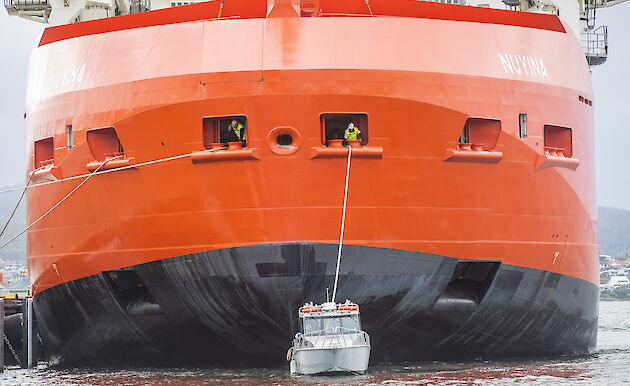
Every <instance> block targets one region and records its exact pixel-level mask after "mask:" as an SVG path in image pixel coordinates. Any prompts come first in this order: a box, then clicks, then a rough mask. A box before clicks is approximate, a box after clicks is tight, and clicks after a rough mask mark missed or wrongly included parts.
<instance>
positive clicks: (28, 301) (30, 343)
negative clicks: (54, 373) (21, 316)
mask: <svg viewBox="0 0 630 386" xmlns="http://www.w3.org/2000/svg"><path fill="white" fill-rule="evenodd" d="M26 304H27V307H28V331H27V335H26V339H27V341H28V343H27V344H28V347H27V348H28V354H27V358H28V359H27V365H26V366H27V367H28V368H29V369H30V368H31V367H33V298H26Z"/></svg>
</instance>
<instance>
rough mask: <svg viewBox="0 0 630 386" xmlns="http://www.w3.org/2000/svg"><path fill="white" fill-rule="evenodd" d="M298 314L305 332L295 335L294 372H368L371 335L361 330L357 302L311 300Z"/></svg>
mask: <svg viewBox="0 0 630 386" xmlns="http://www.w3.org/2000/svg"><path fill="white" fill-rule="evenodd" d="M298 316H299V319H300V327H301V329H302V331H301V332H298V333H297V334H296V335H295V339H294V340H293V346H292V347H291V348H290V349H289V352H288V353H287V360H289V361H290V369H291V375H315V374H323V373H335V372H351V373H358V374H363V373H365V371H366V370H367V367H368V362H369V360H370V349H371V346H370V336H369V335H368V334H367V333H366V332H365V331H363V330H362V329H361V317H360V314H359V306H358V305H357V304H356V303H353V302H351V301H350V300H346V302H345V303H335V302H325V303H323V304H321V305H314V304H313V303H309V304H305V305H304V306H302V307H300V309H299V311H298Z"/></svg>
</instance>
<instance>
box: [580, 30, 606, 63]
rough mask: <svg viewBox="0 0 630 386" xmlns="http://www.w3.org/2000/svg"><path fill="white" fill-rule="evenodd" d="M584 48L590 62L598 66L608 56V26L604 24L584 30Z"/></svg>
mask: <svg viewBox="0 0 630 386" xmlns="http://www.w3.org/2000/svg"><path fill="white" fill-rule="evenodd" d="M581 37H582V39H581V40H582V48H583V49H584V53H585V54H586V59H587V60H588V64H589V65H591V66H597V65H599V64H602V63H604V62H605V61H606V58H607V57H608V27H607V26H605V25H603V26H600V27H598V28H596V29H593V30H587V31H586V32H582V36H581Z"/></svg>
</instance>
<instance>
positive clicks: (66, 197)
mask: <svg viewBox="0 0 630 386" xmlns="http://www.w3.org/2000/svg"><path fill="white" fill-rule="evenodd" d="M122 157H124V156H122V155H119V156H116V157H113V158H108V159H106V160H105V161H103V162H102V163H101V164H100V165H98V167H97V168H96V169H95V170H94V171H93V172H92V173H90V174H89V175H88V176H87V178H85V179H84V180H83V181H82V182H81V183H80V184H79V185H77V187H76V188H74V189H72V190H71V191H70V193H68V194H67V195H66V196H65V197H64V198H62V199H61V200H60V201H59V202H58V203H56V204H55V205H54V206H53V207H52V208H50V209H48V211H46V213H44V214H43V215H41V216H40V217H39V218H38V219H37V220H35V221H33V223H32V224H31V225H29V226H27V227H26V228H24V229H23V230H22V231H21V232H19V233H18V234H17V235H15V236H13V237H11V238H10V239H9V240H7V241H6V242H5V243H4V244H2V245H0V249H2V248H4V247H6V246H7V245H9V243H11V242H12V241H13V240H15V239H17V238H18V237H20V236H22V235H23V234H24V233H25V232H26V231H28V230H29V229H31V228H32V227H34V226H35V224H37V223H38V222H40V221H41V220H43V219H44V217H46V216H48V214H50V212H52V211H53V210H55V208H57V207H58V206H59V205H61V204H62V203H63V202H64V201H66V200H67V199H68V197H70V196H71V195H72V194H73V193H74V192H76V191H77V190H79V188H80V187H82V186H83V185H84V184H85V183H86V182H88V181H89V179H90V178H92V176H94V175H95V174H96V173H97V172H98V171H99V169H100V168H102V167H103V166H105V164H106V163H108V162H109V161H113V160H115V159H118V158H122ZM33 174H34V173H33ZM25 191H26V189H25Z"/></svg>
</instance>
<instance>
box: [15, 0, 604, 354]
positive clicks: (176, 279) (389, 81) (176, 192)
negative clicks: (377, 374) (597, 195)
mask: <svg viewBox="0 0 630 386" xmlns="http://www.w3.org/2000/svg"><path fill="white" fill-rule="evenodd" d="M394 3H395V2H394ZM431 6H441V5H431ZM455 8H458V9H459V8H461V7H455ZM474 12H479V11H478V10H474ZM481 12H483V11H481ZM149 14H150V13H149ZM132 16H133V15H132ZM271 16H273V12H271V13H270V17H268V18H264V16H263V17H261V18H254V17H253V16H252V17H253V18H251V19H247V20H196V21H195V20H192V21H191V20H188V21H185V22H179V23H174V24H167V25H163V24H158V25H147V26H144V27H142V28H126V29H123V28H120V29H118V30H106V31H100V32H99V31H97V32H98V33H95V32H94V30H90V33H85V34H81V33H80V28H82V27H81V24H79V25H77V26H69V27H73V28H76V29H77V30H78V31H79V32H77V33H76V35H75V36H66V37H65V38H63V39H62V38H55V39H53V38H51V34H50V33H48V32H47V33H45V34H44V38H43V39H42V42H43V43H42V44H41V45H40V47H38V48H36V49H35V50H34V53H33V58H32V62H31V72H30V78H29V86H28V94H27V111H26V116H27V143H28V144H29V147H28V154H29V157H31V158H30V165H31V170H33V169H35V166H36V165H35V163H34V159H35V158H34V155H33V147H32V146H33V142H34V141H37V140H40V139H42V138H47V137H53V140H54V143H55V150H54V167H52V169H50V170H49V175H48V176H47V177H46V175H45V174H46V173H48V172H46V173H42V172H41V170H40V171H39V174H38V175H40V177H41V178H43V179H46V178H47V179H50V180H52V181H55V180H56V181H57V182H53V183H42V182H38V181H37V179H36V182H35V185H34V186H33V187H32V188H31V189H29V193H28V221H29V223H31V222H33V221H35V220H36V219H37V218H39V217H40V216H41V215H42V214H43V213H45V212H46V211H47V210H48V209H50V208H51V207H53V206H54V205H55V204H56V203H58V202H59V201H60V200H62V199H64V197H65V196H66V195H67V194H68V193H70V192H71V191H72V190H73V189H74V188H75V187H77V185H78V184H79V183H80V181H82V180H83V179H84V178H86V175H87V174H86V173H88V170H94V167H93V166H90V165H95V162H97V161H98V160H95V157H94V156H93V153H94V151H93V149H91V148H90V145H89V144H88V143H87V141H86V132H87V131H89V130H92V129H95V128H102V127H114V128H115V130H116V133H117V134H118V137H119V138H120V142H121V144H122V146H123V147H124V160H125V162H126V165H129V166H134V165H136V166H134V167H128V168H123V169H119V170H116V169H112V170H109V171H108V172H107V173H100V174H96V175H94V176H92V178H90V180H89V181H88V182H86V183H85V184H84V185H83V186H81V187H80V188H79V189H78V190H77V191H76V192H74V193H72V195H70V196H69V197H68V198H66V199H65V201H64V202H63V203H62V204H61V205H59V206H58V207H57V208H55V210H54V211H53V212H51V213H50V214H49V215H47V216H46V217H45V218H44V219H43V220H42V221H41V222H40V223H38V224H37V225H36V226H35V227H33V228H32V229H31V230H30V231H29V233H28V256H29V257H28V261H29V269H30V272H31V278H32V281H33V285H34V290H35V293H36V295H35V305H36V310H37V312H38V316H39V318H40V322H41V326H42V334H43V336H44V339H45V341H46V343H47V345H48V346H49V348H50V351H51V352H52V353H56V354H58V355H61V356H62V357H63V358H65V359H67V360H69V361H81V360H92V359H95V358H99V359H98V360H102V359H107V358H109V359H112V358H121V353H124V352H126V353H137V352H136V351H134V350H130V349H129V348H130V347H133V348H134V349H137V350H138V351H139V352H142V353H144V354H146V356H143V357H144V358H151V359H152V360H153V359H159V358H166V357H168V355H167V354H164V352H165V351H168V352H171V353H175V352H178V353H179V354H181V355H178V356H177V357H178V358H183V357H185V355H184V354H185V353H186V352H188V353H195V354H194V355H193V356H195V357H197V358H198V355H197V354H198V353H201V352H204V358H206V359H207V360H212V361H218V360H220V359H224V360H227V359H228V358H234V357H239V358H247V360H248V361H249V362H252V361H255V359H256V358H258V359H260V358H265V359H268V358H270V356H269V353H275V354H277V355H276V356H277V357H278V358H282V357H283V355H281V354H282V351H283V350H284V349H285V348H286V347H287V345H288V343H289V342H290V338H291V336H292V334H293V333H294V332H295V330H296V328H297V326H296V320H295V319H296V318H295V313H296V310H297V307H298V306H299V305H301V304H303V302H305V301H310V300H323V296H324V293H325V288H326V287H330V286H332V282H333V280H332V275H334V270H335V259H336V253H335V252H336V249H335V248H336V247H335V245H336V243H337V242H338V239H339V231H340V222H341V213H342V208H341V206H342V202H343V193H344V184H345V172H346V162H347V149H343V148H342V149H331V148H330V147H327V146H326V145H325V140H324V139H323V138H322V136H323V133H322V130H323V129H322V127H321V118H320V117H321V115H322V114H332V113H347V114H365V115H367V119H368V123H369V130H368V128H364V129H365V134H366V136H367V138H366V140H367V144H366V146H362V147H360V148H357V149H356V151H355V152H353V157H352V159H351V167H350V182H349V198H348V209H347V218H346V228H345V237H344V250H343V251H344V253H343V258H342V264H341V280H340V288H339V296H340V298H350V299H352V300H353V301H356V302H357V303H359V304H361V309H362V314H363V320H364V324H365V326H364V327H365V329H366V331H368V332H369V333H370V334H371V335H372V336H373V346H374V350H373V354H374V355H373V357H374V358H376V359H377V360H413V359H421V358H436V357H453V356H493V355H501V354H506V353H509V354H521V355H522V354H527V355H529V354H567V353H584V352H587V351H588V350H589V349H592V348H593V347H594V345H595V341H596V328H597V301H598V286H597V283H598V259H597V255H598V253H597V240H596V225H595V204H594V188H593V183H594V178H593V117H592V107H591V106H590V105H589V103H588V101H589V100H591V99H592V98H591V94H592V92H591V89H590V75H589V72H588V68H587V65H586V60H585V59H584V57H583V54H582V52H581V49H580V47H579V45H578V43H577V41H576V39H575V37H574V36H572V35H570V34H568V33H565V32H564V30H562V31H559V30H553V28H546V27H545V28H540V26H538V27H535V26H517V25H505V24H509V23H503V24H502V23H497V24H492V23H484V22H471V21H455V20H436V19H430V18H422V17H421V16H420V17H414V18H404V17H376V18H372V17H352V18H348V17H329V18H300V17H296V16H291V15H284V14H283V15H280V16H283V17H271ZM285 16H286V17H285ZM545 20H546V19H545ZM555 20H557V19H555ZM560 28H562V27H560ZM84 29H86V30H89V28H84ZM64 31H65V30H63V31H61V32H64ZM359 31H361V32H359ZM436 31H439V33H435V32H436ZM66 32H68V31H66ZM70 32H72V31H70ZM57 33H58V34H59V33H60V32H59V31H57ZM64 33H65V32H64ZM226 36H229V38H226ZM53 37H54V36H53ZM46 39H49V40H50V41H47V40H46ZM541 42H545V43H544V44H541ZM44 43H45V44H44ZM506 58H507V60H508V62H507V64H506V62H505V60H506ZM510 60H511V61H510ZM519 61H520V62H521V63H522V65H519V67H518V71H516V64H518V63H519ZM532 61H534V63H544V65H543V68H544V72H543V71H541V70H540V69H539V70H538V71H535V70H534V68H533V67H532V64H531V63H532ZM515 63H516V64H515ZM522 113H525V114H527V120H528V121H527V131H528V132H527V137H526V138H521V137H520V136H519V114H522ZM218 116H244V117H247V148H246V149H245V150H239V151H232V150H224V151H221V152H217V153H216V154H214V153H210V152H208V151H206V150H205V148H204V139H203V131H202V130H203V125H202V120H203V118H204V117H218ZM470 117H472V118H478V119H486V120H494V121H500V122H501V124H500V125H501V126H500V127H501V130H500V134H499V135H498V139H497V143H496V146H495V147H494V148H493V149H492V150H491V151H479V152H476V153H475V152H473V151H470V150H466V149H464V150H462V147H461V145H459V144H458V140H459V138H460V134H461V132H462V127H464V124H465V123H466V121H467V119H468V118H470ZM67 125H72V127H73V130H74V142H75V144H74V147H72V148H71V149H70V148H66V147H65V144H66V134H65V128H66V126H67ZM545 125H554V126H560V127H566V128H571V129H572V154H570V155H568V157H566V156H553V155H550V154H549V153H548V152H547V153H546V151H545V150H546V149H545V135H544V133H543V127H544V126H545ZM283 130H284V131H283ZM279 131H282V132H289V133H292V135H293V141H294V142H293V144H292V146H293V148H291V150H290V151H287V149H286V148H279V147H278V145H277V143H276V137H275V136H274V135H275V134H274V133H278V132H279ZM547 150H548V149H547ZM153 161H154V162H153ZM90 167H91V169H90ZM42 175H44V176H43V177H42ZM72 177H77V178H74V179H67V178H72ZM59 180H60V181H59ZM200 336H202V337H203V338H200ZM156 350H157V351H156ZM147 353H153V354H155V355H149V354H147ZM245 353H248V354H245ZM265 353H266V354H265ZM229 354H230V355H229ZM231 354H233V355H231ZM248 355H251V356H248ZM276 356H273V357H272V358H273V359H277V358H276ZM186 357H187V356H186ZM273 359H272V361H273Z"/></svg>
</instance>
